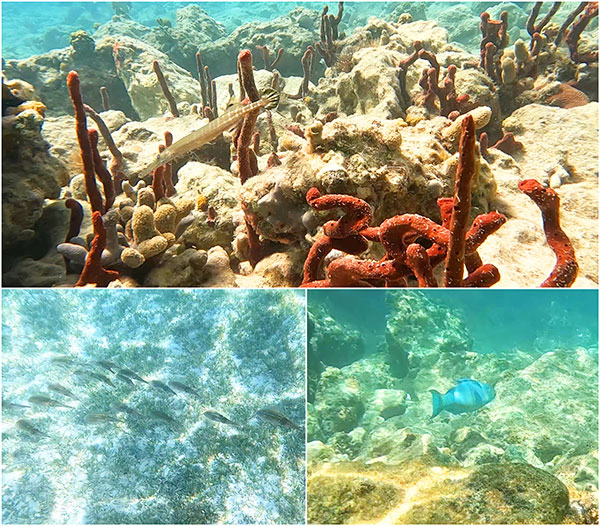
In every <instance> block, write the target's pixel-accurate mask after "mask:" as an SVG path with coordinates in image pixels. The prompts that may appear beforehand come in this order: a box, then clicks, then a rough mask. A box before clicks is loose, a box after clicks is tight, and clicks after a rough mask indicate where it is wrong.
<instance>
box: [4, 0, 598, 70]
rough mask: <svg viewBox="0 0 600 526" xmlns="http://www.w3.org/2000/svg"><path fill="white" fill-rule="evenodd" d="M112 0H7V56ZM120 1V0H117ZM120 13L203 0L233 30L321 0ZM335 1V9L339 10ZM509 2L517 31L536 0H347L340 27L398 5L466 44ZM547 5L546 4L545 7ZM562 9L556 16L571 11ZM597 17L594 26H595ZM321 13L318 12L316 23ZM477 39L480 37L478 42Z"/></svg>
mask: <svg viewBox="0 0 600 526" xmlns="http://www.w3.org/2000/svg"><path fill="white" fill-rule="evenodd" d="M112 4H113V3H111V2H43V3H42V2H2V47H3V58H5V59H8V58H20V59H22V58H26V57H29V56H31V55H37V54H41V53H45V52H47V51H50V50H52V49H59V48H62V47H66V46H68V45H69V35H70V34H71V33H72V32H74V31H77V30H80V29H83V30H85V31H87V32H88V33H90V34H92V33H93V32H94V31H95V30H96V28H97V27H98V26H99V25H102V24H104V23H106V22H108V21H109V20H110V19H111V18H112V17H113V16H114V15H115V14H116V11H115V8H113V6H112ZM115 4H117V2H115ZM118 4H122V5H120V6H119V8H118V9H119V10H120V13H123V12H125V13H127V15H128V16H129V17H131V19H133V20H134V21H136V22H138V23H140V24H142V25H144V26H147V27H149V28H158V26H159V24H158V22H157V20H156V19H157V18H161V19H167V20H168V21H169V22H170V23H171V24H173V25H175V21H176V11H177V9H180V8H181V7H184V6H188V5H198V6H199V7H200V8H202V9H203V10H204V11H205V12H206V13H207V14H208V15H209V16H211V17H213V18H214V19H215V20H217V21H218V22H220V23H221V24H223V27H224V29H225V31H226V32H227V33H228V34H229V33H231V32H233V31H234V30H235V29H236V28H238V27H239V26H241V25H243V24H245V23H247V22H255V21H259V22H264V21H268V20H273V19H275V18H277V17H279V16H283V15H286V14H287V13H289V12H290V11H291V10H292V9H294V8H295V7H298V6H302V7H305V8H307V9H311V10H314V11H317V12H319V11H320V10H321V9H322V7H323V5H324V4H323V3H321V2H118ZM335 5H336V3H335V2H332V3H331V6H330V9H333V10H334V11H335ZM507 5H508V6H509V10H510V14H511V17H512V20H514V21H515V26H514V27H513V26H512V24H511V28H510V31H511V36H512V37H513V39H514V38H518V36H516V33H515V34H512V33H514V32H515V31H517V32H518V31H519V30H518V28H517V27H516V25H517V20H518V21H519V23H520V22H521V21H522V20H521V19H525V18H526V17H527V13H528V11H529V10H530V9H531V6H532V5H533V3H532V2H515V3H510V4H506V3H500V2H345V11H346V13H347V15H346V16H344V20H343V22H342V25H341V26H340V28H341V29H342V30H344V31H346V32H347V33H349V32H351V31H352V30H353V29H354V28H355V27H358V26H360V25H363V24H365V23H366V22H367V20H368V18H369V17H370V16H377V17H385V16H386V15H390V14H391V13H393V12H394V11H395V10H398V12H403V11H406V12H409V13H410V14H411V16H412V18H413V20H425V19H436V20H437V21H438V23H439V24H440V25H441V26H442V27H445V28H446V29H448V31H449V32H450V36H451V39H452V40H454V41H456V42H461V43H462V44H464V45H469V46H470V45H471V44H473V42H471V40H472V39H473V38H474V37H475V39H476V40H477V38H478V32H479V29H478V23H479V20H478V18H479V14H480V13H481V12H482V11H483V10H488V11H489V12H490V14H491V15H492V16H493V17H497V15H498V14H499V13H500V11H501V10H502V9H505V8H506V6H507ZM544 11H545V10H544V9H543V10H542V13H543V12H544ZM566 12H567V10H566V9H563V10H561V11H559V13H558V14H557V15H556V17H555V18H556V20H557V21H560V20H562V18H564V17H565V16H566ZM596 24H597V22H596V21H594V22H592V24H591V25H590V27H591V28H593V27H595V26H596ZM317 26H318V19H317V18H315V29H317ZM475 43H476V42H475Z"/></svg>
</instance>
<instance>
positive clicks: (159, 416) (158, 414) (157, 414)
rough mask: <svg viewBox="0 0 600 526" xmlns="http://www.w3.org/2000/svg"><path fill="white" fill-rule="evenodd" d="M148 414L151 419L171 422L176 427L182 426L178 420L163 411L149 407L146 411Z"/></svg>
mask: <svg viewBox="0 0 600 526" xmlns="http://www.w3.org/2000/svg"><path fill="white" fill-rule="evenodd" d="M148 415H149V416H150V418H152V419H153V420H161V421H162V422H166V423H167V424H172V425H174V426H177V427H182V425H181V424H180V423H179V422H177V420H175V419H174V418H171V417H170V416H169V415H167V414H166V413H163V412H162V411H156V410H154V409H151V410H150V411H149V412H148Z"/></svg>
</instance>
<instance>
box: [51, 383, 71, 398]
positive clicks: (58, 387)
mask: <svg viewBox="0 0 600 526" xmlns="http://www.w3.org/2000/svg"><path fill="white" fill-rule="evenodd" d="M48 390H50V391H54V392H55V393H58V394H61V395H63V396H67V397H69V398H72V399H73V400H79V398H77V397H76V396H75V395H74V394H73V393H72V392H71V391H69V390H68V389H67V388H66V387H63V386H62V385H60V384H50V385H49V386H48Z"/></svg>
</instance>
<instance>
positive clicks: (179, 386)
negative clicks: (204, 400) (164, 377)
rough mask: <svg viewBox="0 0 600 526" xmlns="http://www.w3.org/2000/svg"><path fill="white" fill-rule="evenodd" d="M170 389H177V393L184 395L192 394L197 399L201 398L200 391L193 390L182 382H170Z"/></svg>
mask: <svg viewBox="0 0 600 526" xmlns="http://www.w3.org/2000/svg"><path fill="white" fill-rule="evenodd" d="M169 387H172V388H173V389H175V391H181V392H182V393H187V394H191V395H194V396H196V397H197V398H200V393H199V392H198V391H196V390H195V389H192V388H191V387H188V386H187V385H185V384H182V383H181V382H175V381H171V382H169Z"/></svg>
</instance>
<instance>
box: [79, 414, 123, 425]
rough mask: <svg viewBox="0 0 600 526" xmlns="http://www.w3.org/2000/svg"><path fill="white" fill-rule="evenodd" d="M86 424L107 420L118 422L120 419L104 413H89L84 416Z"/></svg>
mask: <svg viewBox="0 0 600 526" xmlns="http://www.w3.org/2000/svg"><path fill="white" fill-rule="evenodd" d="M85 421H86V422H87V423H88V424H105V423H107V422H112V423H115V424H116V423H118V422H120V420H119V419H118V418H115V417H114V416H112V415H108V414H106V413H89V414H87V415H86V416H85Z"/></svg>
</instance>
